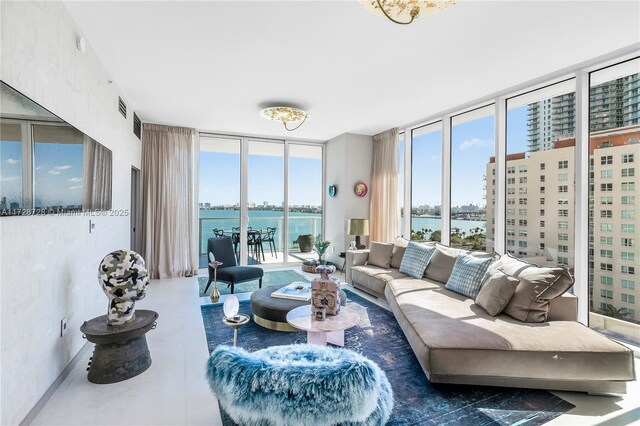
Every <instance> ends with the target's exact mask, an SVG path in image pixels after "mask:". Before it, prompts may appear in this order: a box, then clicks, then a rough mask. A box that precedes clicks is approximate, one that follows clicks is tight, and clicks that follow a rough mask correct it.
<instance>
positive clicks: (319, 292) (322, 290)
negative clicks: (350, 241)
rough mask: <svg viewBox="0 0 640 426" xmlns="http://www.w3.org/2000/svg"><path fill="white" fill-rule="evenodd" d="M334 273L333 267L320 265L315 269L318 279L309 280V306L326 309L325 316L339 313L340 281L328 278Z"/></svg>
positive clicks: (334, 268)
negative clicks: (318, 275)
mask: <svg viewBox="0 0 640 426" xmlns="http://www.w3.org/2000/svg"><path fill="white" fill-rule="evenodd" d="M335 271H336V267H335V266H333V265H320V266H318V267H316V273H318V274H320V278H314V279H313V280H311V305H312V306H313V308H317V307H321V306H323V307H325V308H327V315H338V314H339V313H340V280H338V279H337V278H333V277H329V275H330V274H333V273H334V272H335Z"/></svg>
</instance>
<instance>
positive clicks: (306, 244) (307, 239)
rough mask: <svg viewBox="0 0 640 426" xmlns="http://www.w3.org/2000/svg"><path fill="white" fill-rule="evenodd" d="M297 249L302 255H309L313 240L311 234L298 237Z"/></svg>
mask: <svg viewBox="0 0 640 426" xmlns="http://www.w3.org/2000/svg"><path fill="white" fill-rule="evenodd" d="M297 241H298V247H300V251H301V252H302V253H310V252H311V250H313V242H314V238H313V235H311V234H305V235H298V240H297Z"/></svg>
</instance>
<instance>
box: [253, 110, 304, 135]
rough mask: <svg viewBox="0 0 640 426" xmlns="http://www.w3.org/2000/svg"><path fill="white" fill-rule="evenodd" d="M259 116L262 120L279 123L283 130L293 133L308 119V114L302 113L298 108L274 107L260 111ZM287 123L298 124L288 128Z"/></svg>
mask: <svg viewBox="0 0 640 426" xmlns="http://www.w3.org/2000/svg"><path fill="white" fill-rule="evenodd" d="M260 115H261V116H263V117H264V118H267V119H269V120H273V121H281V122H282V124H283V125H284V128H285V129H287V130H288V131H290V132H291V131H293V130H296V129H297V128H299V127H300V126H302V125H303V124H304V122H305V121H306V120H307V118H309V114H308V113H307V112H306V111H303V110H301V109H299V108H293V107H288V106H274V107H269V108H265V109H263V110H262V111H260ZM287 123H300V124H298V125H297V126H296V127H294V128H291V129H290V128H289V127H288V126H287Z"/></svg>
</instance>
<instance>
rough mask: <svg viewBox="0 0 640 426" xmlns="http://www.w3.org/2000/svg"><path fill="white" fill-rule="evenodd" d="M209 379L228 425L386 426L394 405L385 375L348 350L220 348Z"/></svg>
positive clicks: (211, 363) (212, 359)
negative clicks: (249, 349)
mask: <svg viewBox="0 0 640 426" xmlns="http://www.w3.org/2000/svg"><path fill="white" fill-rule="evenodd" d="M206 377H207V381H208V382H209V386H210V387H211V390H212V391H213V393H214V394H215V396H216V397H217V398H218V401H219V404H220V414H221V415H222V418H223V423H224V420H225V418H226V419H228V421H230V422H232V423H233V424H238V425H245V426H257V425H333V424H345V425H363V426H364V425H384V424H386V423H387V421H388V420H389V416H390V415H391V411H392V410H393V405H394V402H393V390H392V389H391V385H390V384H389V381H388V380H387V377H386V375H385V373H384V371H382V370H381V369H380V367H378V366H377V365H376V363H375V362H373V361H372V360H370V359H367V358H365V357H364V356H362V355H359V354H357V353H356V352H353V351H350V350H345V349H340V350H338V349H334V348H326V347H321V346H314V345H290V346H276V347H272V348H267V349H263V350H260V351H257V352H253V353H250V352H247V351H245V350H243V349H237V348H231V347H228V346H219V347H218V348H217V349H216V350H215V351H213V353H212V354H211V357H210V358H209V361H208V362H207V372H206ZM248 377H250V378H252V380H247V378H248ZM336 384H340V385H339V386H336ZM225 424H226V423H225Z"/></svg>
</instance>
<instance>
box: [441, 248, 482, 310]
mask: <svg viewBox="0 0 640 426" xmlns="http://www.w3.org/2000/svg"><path fill="white" fill-rule="evenodd" d="M492 261H493V259H491V258H490V257H488V258H478V257H474V256H472V255H470V254H464V253H460V254H459V255H458V257H457V258H456V263H455V264H454V265H453V271H452V272H451V276H450V277H449V280H447V285H446V286H445V288H447V289H448V290H452V291H455V292H456V293H460V294H463V295H465V296H468V297H471V298H472V299H475V298H476V296H477V295H478V292H479V291H480V286H482V282H483V280H484V276H485V274H486V273H487V269H489V265H490V264H491V262H492Z"/></svg>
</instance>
